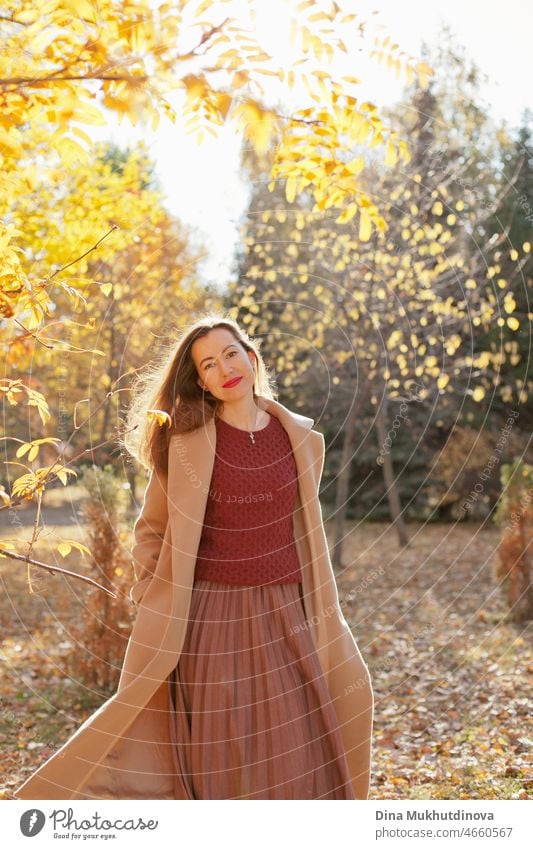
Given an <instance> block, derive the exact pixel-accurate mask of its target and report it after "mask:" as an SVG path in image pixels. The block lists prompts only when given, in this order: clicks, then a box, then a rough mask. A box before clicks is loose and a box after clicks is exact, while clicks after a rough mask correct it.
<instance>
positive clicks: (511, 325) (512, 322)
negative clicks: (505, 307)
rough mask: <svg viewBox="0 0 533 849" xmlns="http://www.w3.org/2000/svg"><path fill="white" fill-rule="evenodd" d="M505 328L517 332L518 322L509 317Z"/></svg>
mask: <svg viewBox="0 0 533 849" xmlns="http://www.w3.org/2000/svg"><path fill="white" fill-rule="evenodd" d="M507 327H509V329H510V330H518V328H519V327H520V322H519V321H518V319H517V318H515V317H514V315H512V316H509V318H508V319H507Z"/></svg>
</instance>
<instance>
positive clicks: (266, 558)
mask: <svg viewBox="0 0 533 849" xmlns="http://www.w3.org/2000/svg"><path fill="white" fill-rule="evenodd" d="M215 425H216V435H217V443H216V452H215V462H214V466H213V474H212V477H211V483H210V490H209V494H208V497H207V506H206V511H205V516H204V525H203V531H202V536H201V539H200V544H199V548H198V556H197V560H196V569H195V579H203V580H207V581H213V582H217V583H224V584H242V585H248V586H259V585H262V584H285V583H295V582H299V581H301V580H302V575H301V567H300V561H299V559H298V554H297V550H296V545H295V541H294V531H293V511H294V508H295V502H296V498H297V494H298V475H297V470H296V464H295V461H294V456H293V453H292V447H291V443H290V440H289V437H288V434H287V432H286V430H285V428H284V427H283V425H282V424H281V422H280V421H279V420H278V419H277V417H276V416H273V415H271V416H270V420H269V422H268V424H267V425H266V427H263V428H261V429H260V430H255V431H253V434H254V439H255V444H253V443H252V441H251V439H250V433H249V431H247V430H241V429H240V428H237V427H234V426H233V425H230V424H228V423H227V422H224V421H223V420H222V419H220V418H218V416H217V417H216V418H215Z"/></svg>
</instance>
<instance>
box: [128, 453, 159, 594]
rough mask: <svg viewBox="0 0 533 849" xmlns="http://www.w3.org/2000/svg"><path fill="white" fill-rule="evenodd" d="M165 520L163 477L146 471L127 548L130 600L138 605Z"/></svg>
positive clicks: (154, 560) (157, 555) (147, 580)
mask: <svg viewBox="0 0 533 849" xmlns="http://www.w3.org/2000/svg"><path fill="white" fill-rule="evenodd" d="M167 522H168V503H167V476H166V475H165V474H164V473H162V472H158V471H156V470H155V469H153V470H152V472H151V473H150V478H149V480H148V485H147V487H146V490H145V493H144V502H143V506H142V509H141V512H140V515H139V517H138V518H137V521H136V522H135V524H134V526H133V537H134V544H133V547H132V549H131V556H132V565H133V571H134V574H135V583H134V584H133V586H132V587H131V589H130V599H131V601H132V602H133V603H134V604H135V605H138V604H140V601H141V597H142V596H143V594H144V592H145V590H146V588H147V586H148V584H149V583H150V581H151V580H152V577H153V574H154V569H155V566H156V563H157V560H158V557H159V553H160V551H161V546H162V544H163V540H164V537H165V530H166V527H167Z"/></svg>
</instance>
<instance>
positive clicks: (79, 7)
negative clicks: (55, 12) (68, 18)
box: [63, 0, 96, 24]
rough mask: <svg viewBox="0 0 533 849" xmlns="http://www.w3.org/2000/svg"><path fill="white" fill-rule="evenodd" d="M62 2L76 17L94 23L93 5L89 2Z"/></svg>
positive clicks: (76, 0) (67, 0)
mask: <svg viewBox="0 0 533 849" xmlns="http://www.w3.org/2000/svg"><path fill="white" fill-rule="evenodd" d="M63 2H64V5H65V6H66V7H67V9H70V11H71V12H73V13H74V14H75V15H78V17H80V18H83V19H84V20H86V21H90V22H91V23H93V24H94V23H96V13H95V9H94V4H93V3H90V2H89V0H63Z"/></svg>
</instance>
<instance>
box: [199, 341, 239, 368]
mask: <svg viewBox="0 0 533 849" xmlns="http://www.w3.org/2000/svg"><path fill="white" fill-rule="evenodd" d="M236 347H237V346H236V345H234V344H233V342H232V343H231V345H226V347H225V348H222V350H221V352H220V353H221V354H223V353H224V351H227V349H228V348H236ZM206 360H214V357H204V358H203V360H202V362H201V363H200V366H203V364H204V363H205V361H206Z"/></svg>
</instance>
